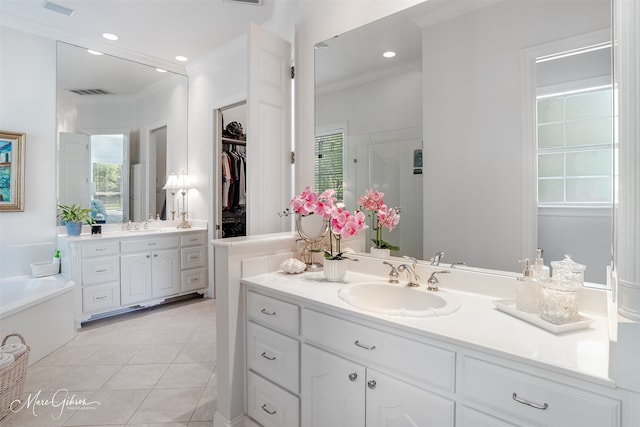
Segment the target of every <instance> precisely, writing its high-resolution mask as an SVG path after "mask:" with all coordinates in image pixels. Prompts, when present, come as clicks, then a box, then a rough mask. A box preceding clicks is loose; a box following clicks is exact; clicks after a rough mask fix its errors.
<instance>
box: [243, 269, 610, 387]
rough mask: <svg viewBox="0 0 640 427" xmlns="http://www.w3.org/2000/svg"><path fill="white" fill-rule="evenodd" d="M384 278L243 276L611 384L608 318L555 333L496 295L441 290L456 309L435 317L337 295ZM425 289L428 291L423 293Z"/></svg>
mask: <svg viewBox="0 0 640 427" xmlns="http://www.w3.org/2000/svg"><path fill="white" fill-rule="evenodd" d="M372 280H375V281H380V280H384V279H381V278H380V277H378V276H372V275H368V274H363V273H356V272H353V271H349V272H348V273H347V276H346V277H345V279H344V280H343V281H342V282H337V283H332V282H328V281H327V280H326V279H325V278H324V276H323V273H322V272H319V273H302V274H297V275H290V274H286V273H283V272H274V273H267V274H262V275H258V276H253V277H248V278H244V279H243V281H242V282H243V283H244V284H246V285H249V286H254V287H257V288H263V289H267V290H271V291H275V292H276V293H283V294H285V295H289V296H292V297H296V298H301V299H303V300H305V302H306V303H308V304H310V305H316V306H321V307H327V308H330V309H332V310H334V311H338V312H342V313H348V314H351V315H355V316H357V317H363V318H366V319H368V320H372V321H374V322H378V323H382V324H385V325H387V326H393V327H397V328H400V329H402V330H405V331H407V332H411V333H414V334H419V335H422V336H425V337H427V338H432V339H437V340H441V341H444V342H447V343H450V344H454V345H457V346H462V347H466V348H470V349H472V350H479V351H483V352H486V353H490V354H494V355H498V356H501V357H507V358H509V359H511V360H514V361H517V362H524V363H529V364H534V365H538V366H540V367H542V368H545V369H551V370H555V371H557V372H559V373H563V374H566V375H570V376H574V377H577V378H580V379H585V380H588V381H592V382H597V383H600V384H604V385H607V386H611V387H613V386H614V383H613V381H612V380H611V379H610V378H609V375H608V369H609V335H608V319H607V317H606V316H605V315H600V314H592V313H588V314H587V316H588V317H590V318H592V319H594V320H595V321H594V322H593V323H592V324H591V325H590V326H589V327H588V328H585V329H581V330H576V331H571V332H565V333H562V334H558V335H556V334H554V333H552V332H549V331H547V330H545V329H541V328H539V327H537V326H534V325H532V324H529V323H527V322H525V321H523V320H521V319H518V318H516V317H513V316H511V315H509V314H507V313H504V312H502V311H499V310H497V309H496V308H495V306H494V303H493V300H494V299H495V298H496V297H495V296H493V297H492V296H486V295H481V294H477V293H470V292H463V291H456V290H451V289H446V287H444V286H442V285H441V288H440V291H438V292H439V293H442V294H444V293H450V294H452V295H454V296H455V298H457V299H458V300H459V302H460V303H461V307H460V309H459V310H457V311H456V312H455V313H452V314H448V315H443V316H439V317H426V318H403V317H395V316H388V315H382V314H376V313H371V312H367V311H363V310H360V309H357V308H354V307H352V306H350V305H348V304H347V303H346V302H344V301H343V300H342V299H341V298H340V297H339V296H338V290H339V289H341V288H342V287H344V286H347V285H349V284H354V283H358V282H364V281H372ZM425 292H427V291H425Z"/></svg>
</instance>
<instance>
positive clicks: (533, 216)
mask: <svg viewBox="0 0 640 427" xmlns="http://www.w3.org/2000/svg"><path fill="white" fill-rule="evenodd" d="M611 37H612V36H611V30H608V29H607V30H601V31H596V32H593V33H588V34H584V35H581V36H577V37H571V38H568V39H564V40H559V41H555V42H551V43H546V44H542V45H539V46H534V47H531V48H528V49H523V50H522V51H521V52H520V77H521V78H520V85H521V86H520V93H521V94H522V96H521V97H520V102H521V104H520V112H521V131H520V136H521V138H520V140H521V153H522V157H521V165H522V187H521V193H522V203H521V208H520V212H521V223H522V232H521V235H520V236H521V238H520V241H521V244H520V257H521V258H523V259H524V258H528V257H530V256H531V253H533V251H535V249H536V247H537V235H538V215H537V214H538V191H537V188H538V179H537V178H538V176H537V173H536V171H537V143H536V110H535V105H536V98H537V79H536V61H537V59H538V58H541V57H544V56H548V55H553V54H555V53H557V52H562V51H570V50H574V49H580V48H582V47H584V46H590V45H596V44H600V43H606V42H610V41H611Z"/></svg>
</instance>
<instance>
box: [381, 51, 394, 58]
mask: <svg viewBox="0 0 640 427" xmlns="http://www.w3.org/2000/svg"><path fill="white" fill-rule="evenodd" d="M382 56H384V57H385V58H393V57H394V56H396V53H395V52H393V51H391V50H389V51H387V52H385V53H383V54H382Z"/></svg>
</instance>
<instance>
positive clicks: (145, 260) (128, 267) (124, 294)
mask: <svg viewBox="0 0 640 427" xmlns="http://www.w3.org/2000/svg"><path fill="white" fill-rule="evenodd" d="M120 286H121V290H120V301H121V304H122V305H130V304H135V303H137V302H141V301H145V300H149V299H151V252H146V253H141V254H134V255H122V256H121V257H120Z"/></svg>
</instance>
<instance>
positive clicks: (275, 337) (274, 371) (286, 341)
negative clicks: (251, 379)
mask: <svg viewBox="0 0 640 427" xmlns="http://www.w3.org/2000/svg"><path fill="white" fill-rule="evenodd" d="M299 365H300V345H299V343H298V341H297V340H294V339H293V338H289V337H287V336H285V335H282V334H279V333H277V332H274V331H272V330H271V329H267V328H265V327H263V326H260V325H258V324H257V323H253V322H248V323H247V366H248V367H249V369H252V370H253V371H255V372H257V373H259V374H261V375H262V376H264V377H266V378H268V379H270V380H272V381H274V382H275V383H277V384H278V385H280V386H282V387H284V388H286V389H287V390H289V391H292V392H293V393H297V392H298V375H299V374H298V371H299V369H298V368H299Z"/></svg>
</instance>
